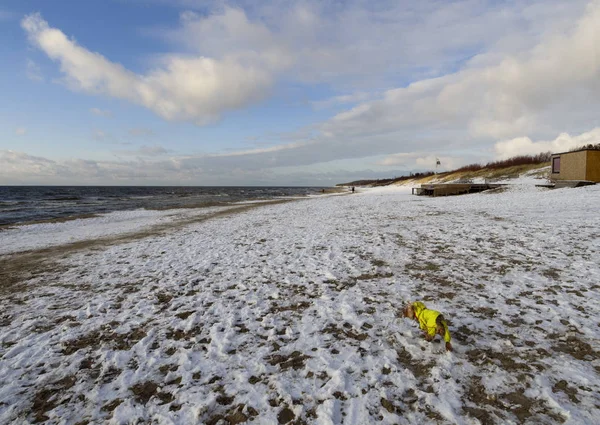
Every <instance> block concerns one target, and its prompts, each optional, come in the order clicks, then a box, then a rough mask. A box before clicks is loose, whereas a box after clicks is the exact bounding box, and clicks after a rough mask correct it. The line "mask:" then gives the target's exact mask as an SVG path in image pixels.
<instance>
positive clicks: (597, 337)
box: [0, 183, 600, 425]
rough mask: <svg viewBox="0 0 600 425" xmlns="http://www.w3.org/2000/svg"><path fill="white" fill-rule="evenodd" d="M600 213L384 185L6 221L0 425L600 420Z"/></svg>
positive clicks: (525, 192)
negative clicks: (196, 206) (420, 305)
mask: <svg viewBox="0 0 600 425" xmlns="http://www.w3.org/2000/svg"><path fill="white" fill-rule="evenodd" d="M598 205H600V186H592V187H585V188H579V189H560V190H547V189H541V188H536V187H535V186H534V185H533V184H530V183H528V184H525V183H524V184H514V185H512V186H510V187H509V188H507V189H506V190H504V191H503V192H500V193H494V194H488V193H481V194H474V195H465V196H459V197H448V198H425V197H416V196H411V195H410V189H409V188H403V187H385V188H378V189H360V190H358V192H357V193H354V194H344V195H343V196H340V195H336V194H332V195H331V196H323V197H315V198H307V199H299V200H294V201H286V202H271V203H264V204H248V205H240V206H234V207H228V208H213V209H211V208H207V209H203V210H185V211H155V212H152V213H144V214H141V213H140V214H137V215H136V214H134V213H129V214H130V215H129V216H127V217H125V216H124V215H112V216H111V215H109V216H108V217H93V218H88V219H85V220H73V221H67V222H62V223H41V224H35V225H31V226H21V227H17V228H10V229H5V230H3V231H1V232H0V246H1V248H0V266H1V272H0V277H1V278H2V285H1V288H0V294H1V295H2V296H1V297H0V326H1V327H0V382H2V384H1V386H0V422H2V423H59V424H88V423H89V424H91V423H110V424H127V423H156V424H191V423H204V424H213V425H217V424H238V423H245V422H249V423H255V424H284V423H290V424H292V423H293V424H323V425H324V424H342V423H343V424H356V425H363V424H368V423H381V424H416V423H419V424H424V423H428V424H429V423H431V424H449V423H453V424H473V425H474V424H495V423H496V424H522V423H531V424H539V423H544V424H546V423H547V424H554V423H565V424H592V423H595V422H596V420H595V419H594V418H597V417H598V415H599V414H600V396H599V394H600V322H599V321H598V317H600V302H599V301H600V295H599V289H600V266H599V264H600V233H599V230H598V229H600V217H599V216H598V213H597V210H598ZM117 223H120V224H117ZM411 300H422V301H424V302H425V303H426V304H427V306H428V307H430V308H434V309H436V310H439V311H441V312H443V314H444V316H446V317H447V318H448V319H449V322H450V331H451V334H452V344H453V346H454V351H453V352H452V353H448V352H446V351H445V350H444V345H443V344H441V343H439V342H433V343H429V342H426V341H425V340H424V339H423V338H422V337H421V333H420V331H419V329H418V328H417V326H416V325H415V324H414V323H412V322H409V321H408V320H405V319H402V318H401V317H400V310H401V307H402V305H403V304H404V303H406V302H408V301H411ZM438 338H439V337H438Z"/></svg>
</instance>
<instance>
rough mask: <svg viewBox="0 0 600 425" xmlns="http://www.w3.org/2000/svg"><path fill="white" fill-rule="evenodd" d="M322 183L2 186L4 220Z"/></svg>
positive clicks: (213, 201) (162, 205)
mask: <svg viewBox="0 0 600 425" xmlns="http://www.w3.org/2000/svg"><path fill="white" fill-rule="evenodd" d="M322 190H323V189H322V188H318V187H203V186H193V187H182V186H176V187H166V186H161V187H146V186H0V225H10V224H22V223H27V222H34V221H42V220H55V219H64V218H67V217H78V216H85V215H89V214H102V213H108V212H112V211H122V210H135V209H173V208H202V207H208V206H216V205H226V204H231V203H238V202H244V201H256V200H271V199H277V198H287V197H298V196H307V195H312V194H318V193H320V192H322Z"/></svg>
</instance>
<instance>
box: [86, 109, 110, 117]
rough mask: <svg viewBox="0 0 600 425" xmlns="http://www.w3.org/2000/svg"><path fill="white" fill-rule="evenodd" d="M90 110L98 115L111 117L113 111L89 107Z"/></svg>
mask: <svg viewBox="0 0 600 425" xmlns="http://www.w3.org/2000/svg"><path fill="white" fill-rule="evenodd" d="M90 112H91V113H92V114H94V115H96V116H98V117H105V118H112V116H113V113H112V111H109V110H108V109H99V108H91V109H90Z"/></svg>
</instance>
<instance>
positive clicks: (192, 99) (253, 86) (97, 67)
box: [21, 13, 277, 125]
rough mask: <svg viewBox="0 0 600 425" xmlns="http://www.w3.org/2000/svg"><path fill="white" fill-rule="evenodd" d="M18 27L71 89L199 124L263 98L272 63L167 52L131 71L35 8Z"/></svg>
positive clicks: (260, 57)
mask: <svg viewBox="0 0 600 425" xmlns="http://www.w3.org/2000/svg"><path fill="white" fill-rule="evenodd" d="M200 21H202V20H200ZM21 26H22V28H23V29H24V30H25V31H26V33H27V35H28V38H29V40H30V42H31V43H32V44H33V45H34V46H36V47H37V48H39V49H40V50H42V51H43V52H44V53H46V54H47V55H48V57H50V58H51V59H52V60H54V61H56V62H58V63H59V64H60V69H61V72H62V73H63V74H64V76H65V83H66V84H67V86H68V87H70V88H71V89H73V90H76V91H81V92H84V93H88V94H94V95H105V96H110V97H115V98H118V99H123V100H126V101H129V102H132V103H134V104H137V105H141V106H143V107H145V108H148V109H150V110H151V111H153V112H154V113H156V114H157V115H159V116H161V117H162V118H164V119H166V120H168V121H192V122H195V123H197V124H199V125H203V124H207V123H210V122H214V121H216V120H217V119H218V118H219V117H220V116H221V114H222V113H224V112H226V111H229V110H232V109H239V108H242V107H244V106H246V105H248V104H251V103H253V102H256V101H258V100H260V99H262V98H264V97H265V96H266V94H267V93H268V90H269V88H270V87H271V85H272V84H273V73H274V71H275V68H276V65H277V64H275V63H274V61H273V60H271V58H270V57H268V55H267V57H263V55H260V54H257V55H248V56H246V57H239V56H225V57H223V58H221V59H219V60H216V59H213V58H208V57H203V56H195V57H188V56H178V55H172V56H169V57H165V58H164V59H163V61H162V62H163V63H162V65H161V66H160V67H157V68H155V69H153V70H150V71H149V72H148V73H146V74H136V73H134V72H132V71H129V70H127V69H126V68H125V67H123V66H122V65H120V64H118V63H114V62H111V61H110V60H108V59H106V58H105V57H104V56H102V55H101V54H99V53H96V52H91V51H89V50H87V49H86V48H84V47H82V46H80V45H79V44H77V42H76V41H75V40H73V39H69V38H68V37H67V36H66V35H65V34H64V33H63V32H62V31H60V30H59V29H56V28H52V27H50V26H49V24H48V22H46V21H45V20H44V19H43V18H42V16H41V15H40V14H38V13H36V14H32V15H29V16H26V17H25V18H24V19H23V20H22V22H21Z"/></svg>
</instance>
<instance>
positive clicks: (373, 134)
mask: <svg viewBox="0 0 600 425" xmlns="http://www.w3.org/2000/svg"><path fill="white" fill-rule="evenodd" d="M193 3H194V2H187V3H186V4H188V5H190V6H191V5H192V4H193ZM201 3H202V5H203V6H202V8H204V9H206V10H204V11H203V12H202V13H199V12H193V11H188V12H185V13H183V14H182V15H181V19H180V23H179V26H178V27H177V28H176V29H170V30H165V31H162V32H161V34H160V36H162V37H165V38H167V39H168V40H170V41H171V42H172V43H174V44H176V45H177V46H178V47H179V48H180V51H185V52H184V53H179V54H173V55H169V56H165V57H163V58H162V59H161V61H160V63H159V64H158V65H157V66H156V67H155V68H153V69H151V70H149V71H148V72H145V73H134V72H132V71H130V70H128V69H126V68H125V67H123V66H122V65H120V64H118V63H114V62H111V61H110V60H109V59H107V58H105V57H104V56H102V55H101V54H100V53H95V52H91V51H89V50H87V49H86V48H85V47H83V46H80V45H79V44H78V43H77V42H76V41H74V40H73V39H69V38H68V37H67V36H66V35H65V34H64V33H63V32H62V31H61V30H59V29H56V28H52V27H50V25H49V24H48V23H47V22H46V21H44V19H43V18H42V17H41V16H40V15H39V14H34V15H29V16H27V17H26V18H25V19H23V21H22V27H23V28H24V30H25V31H26V33H27V35H28V37H29V39H30V41H31V43H32V44H33V45H34V46H36V47H37V48H39V49H40V50H42V51H43V52H44V53H45V54H46V55H48V57H50V58H51V59H52V60H54V61H56V62H57V63H58V64H59V65H60V69H61V72H62V73H63V75H64V78H65V83H66V84H67V86H68V87H70V88H71V89H73V90H77V91H81V92H84V93H87V94H100V95H105V96H111V97H115V98H119V99H123V100H126V101H129V102H131V103H134V104H137V105H141V106H143V107H145V108H147V109H149V110H151V111H153V112H154V113H156V114H157V115H159V116H161V117H162V118H164V119H165V120H168V121H190V122H193V123H196V124H199V125H203V124H207V123H211V122H214V121H215V120H217V119H219V118H220V117H221V116H222V115H223V114H225V113H226V112H228V111H231V110H234V109H240V108H244V107H247V106H249V105H251V104H253V103H256V102H258V101H260V100H262V99H264V98H265V97H266V96H268V95H269V93H270V91H271V90H274V89H275V88H276V86H277V84H282V83H283V82H288V83H290V82H291V83H292V84H295V83H297V84H305V85H308V84H310V83H312V82H316V83H320V84H327V85H328V86H329V87H333V88H335V90H333V91H334V92H336V93H339V94H335V95H333V96H331V97H329V98H328V99H322V98H321V99H318V100H314V101H310V102H309V104H312V105H313V106H314V107H315V108H317V109H323V108H329V107H334V106H335V107H338V108H339V107H341V106H344V105H346V106H347V108H348V109H346V110H343V111H342V112H340V113H337V114H336V115H335V116H332V117H331V118H329V119H326V120H325V121H323V122H320V123H314V124H311V125H310V126H307V127H306V128H299V129H292V130H290V132H289V134H287V135H286V134H283V135H281V137H280V140H279V143H280V144H279V145H276V146H271V147H268V148H261V149H248V150H239V151H236V152H227V153H214V154H212V155H204V156H192V155H188V156H181V157H173V158H171V159H170V160H168V161H167V160H161V161H155V162H152V164H153V167H154V166H155V167H157V169H158V170H161V171H163V172H165V174H164V175H167V173H168V175H170V176H178V178H180V179H181V182H192V181H193V182H194V184H204V183H203V182H204V181H205V179H206V178H207V176H209V175H210V174H211V173H213V175H221V176H223V178H226V177H225V176H237V177H240V178H242V180H240V182H265V181H266V180H265V179H269V178H273V176H274V175H277V174H278V173H279V172H281V171H282V170H284V169H285V168H286V167H310V166H312V165H315V164H323V163H328V162H335V161H340V160H352V159H359V158H365V161H368V159H367V158H372V157H375V156H379V158H378V159H376V160H373V162H372V163H370V164H368V163H365V169H367V167H368V166H373V167H374V168H375V169H376V170H374V172H379V171H381V170H382V167H401V168H403V169H406V170H415V169H418V168H425V169H428V168H430V164H434V161H433V160H432V158H436V157H439V158H440V159H441V160H442V163H443V164H444V165H445V166H446V168H447V167H451V166H460V165H464V164H465V163H470V162H480V161H481V162H484V161H486V160H492V159H501V158H506V157H508V156H514V155H519V154H529V153H531V154H534V153H538V152H541V151H547V150H552V151H564V150H568V149H570V148H572V147H574V146H575V145H577V144H583V143H580V141H583V140H589V141H590V142H597V140H592V139H594V138H597V137H600V134H598V132H597V130H596V129H594V130H592V131H590V128H595V127H597V126H598V118H597V116H598V111H599V110H600V31H598V29H597V28H599V27H600V1H599V0H593V1H590V2H584V1H578V0H574V1H572V2H569V3H568V4H565V3H564V2H560V1H544V2H540V1H527V2H518V3H514V2H508V3H505V4H504V3H503V4H501V5H498V4H497V2H493V1H490V2H487V1H483V2H478V1H470V0H464V1H458V2H452V3H450V2H449V3H443V4H440V3H439V2H430V1H424V2H419V3H418V4H415V3H414V2H408V1H406V2H405V1H400V2H393V1H390V2H387V1H383V2H378V3H377V4H374V5H369V6H367V5H365V3H364V2H360V1H353V0H351V1H348V2H345V3H344V4H340V5H337V6H334V5H333V4H332V3H322V2H311V1H303V2H291V3H286V5H285V6H284V5H282V4H281V3H279V2H261V3H260V4H257V3H256V2H244V1H241V2H240V3H238V6H236V7H231V6H227V5H223V3H222V2H217V3H216V4H213V5H210V2H201ZM207 4H208V6H207ZM365 81H366V83H365ZM381 84H385V85H386V86H387V87H393V88H391V89H382V88H381ZM338 110H339V109H338ZM569 134H579V136H573V137H571V136H569ZM300 135H301V136H300ZM557 135H560V136H558V137H557ZM290 140H291V142H290ZM284 141H285V142H284ZM156 143H158V144H161V145H165V146H167V143H165V142H164V141H162V140H159V138H158V137H157V140H156ZM156 146H159V145H156ZM166 149H168V146H167V148H166ZM465 152H468V153H467V154H465ZM146 153H147V154H151V153H153V152H151V151H147V152H146ZM154 153H156V154H160V155H161V158H162V156H163V155H166V152H154ZM467 155H469V156H467ZM486 156H487V158H486ZM381 157H383V159H382V158H381ZM65 164H66V163H60V164H59V163H56V167H58V168H60V167H59V165H60V166H65ZM95 164H96V166H98V167H100V169H102V170H104V172H106V173H108V174H106V175H110V176H113V177H110V178H115V179H117V180H118V179H120V178H121V177H115V176H121V175H122V174H121V173H124V171H123V170H124V169H126V168H127V167H130V169H131V170H132V173H133V174H132V175H134V176H136V177H135V178H136V179H137V178H142V177H141V176H147V177H148V178H152V179H153V178H154V177H153V176H154V174H153V172H151V171H148V169H146V168H145V167H146V166H147V164H148V163H140V162H136V161H133V162H128V163H123V164H121V165H118V164H116V163H115V164H113V163H95ZM386 169H388V168H386ZM108 170H112V171H110V172H109V171H108ZM113 171H114V173H113ZM111 173H112V174H111ZM115 173H116V174H115ZM124 175H127V173H124ZM132 178H133V177H132ZM227 178H229V177H227Z"/></svg>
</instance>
